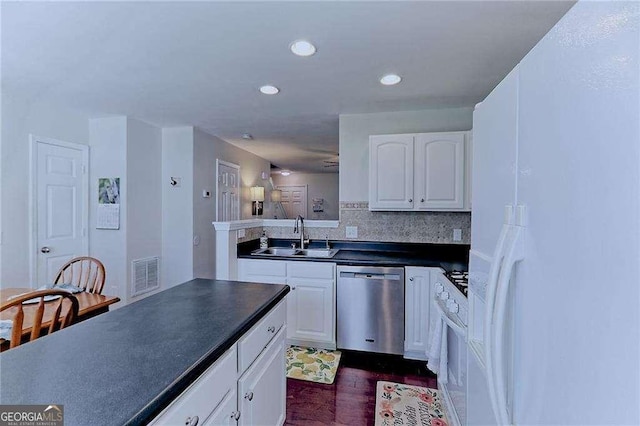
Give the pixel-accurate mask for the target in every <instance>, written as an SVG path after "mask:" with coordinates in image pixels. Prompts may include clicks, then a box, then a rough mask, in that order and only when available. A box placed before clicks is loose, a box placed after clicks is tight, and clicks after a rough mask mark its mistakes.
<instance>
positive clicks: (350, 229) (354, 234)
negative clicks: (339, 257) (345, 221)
mask: <svg viewBox="0 0 640 426" xmlns="http://www.w3.org/2000/svg"><path fill="white" fill-rule="evenodd" d="M346 234H347V238H358V227H357V226H347V228H346Z"/></svg>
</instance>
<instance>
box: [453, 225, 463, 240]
mask: <svg viewBox="0 0 640 426" xmlns="http://www.w3.org/2000/svg"><path fill="white" fill-rule="evenodd" d="M453 241H462V229H459V228H455V229H454V230H453Z"/></svg>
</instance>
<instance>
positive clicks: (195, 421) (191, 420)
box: [184, 416, 200, 426]
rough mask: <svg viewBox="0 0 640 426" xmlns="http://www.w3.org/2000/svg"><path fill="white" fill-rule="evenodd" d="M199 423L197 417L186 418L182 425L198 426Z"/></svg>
mask: <svg viewBox="0 0 640 426" xmlns="http://www.w3.org/2000/svg"><path fill="white" fill-rule="evenodd" d="M199 421H200V418H199V417H198V416H193V417H187V419H186V420H185V422H184V424H185V425H186V426H198V422H199Z"/></svg>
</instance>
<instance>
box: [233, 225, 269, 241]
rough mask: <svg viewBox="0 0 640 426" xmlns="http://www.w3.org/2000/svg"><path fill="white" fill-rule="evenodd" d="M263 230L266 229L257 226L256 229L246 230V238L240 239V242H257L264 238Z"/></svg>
mask: <svg viewBox="0 0 640 426" xmlns="http://www.w3.org/2000/svg"><path fill="white" fill-rule="evenodd" d="M263 229H264V228H263V227H262V226H257V227H255V228H245V230H244V237H242V238H238V242H239V243H244V242H245V241H251V240H257V239H258V238H260V237H261V236H262V230H263ZM267 235H268V234H267Z"/></svg>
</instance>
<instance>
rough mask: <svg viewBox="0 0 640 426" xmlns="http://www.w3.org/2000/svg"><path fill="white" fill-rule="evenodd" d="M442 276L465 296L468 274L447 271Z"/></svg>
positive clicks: (467, 286) (467, 288)
mask: <svg viewBox="0 0 640 426" xmlns="http://www.w3.org/2000/svg"><path fill="white" fill-rule="evenodd" d="M444 276H445V277H447V279H448V280H449V281H451V283H452V284H453V285H454V286H456V288H457V289H458V290H460V291H461V292H462V294H464V295H465V296H467V293H468V290H469V273H468V272H465V271H449V272H445V273H444Z"/></svg>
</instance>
